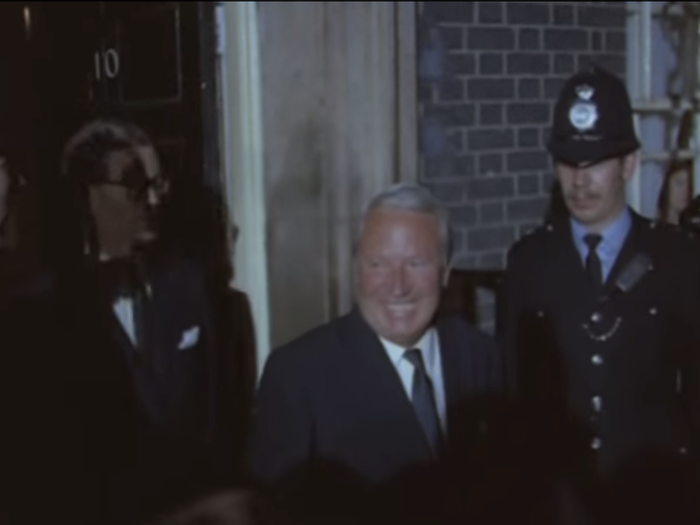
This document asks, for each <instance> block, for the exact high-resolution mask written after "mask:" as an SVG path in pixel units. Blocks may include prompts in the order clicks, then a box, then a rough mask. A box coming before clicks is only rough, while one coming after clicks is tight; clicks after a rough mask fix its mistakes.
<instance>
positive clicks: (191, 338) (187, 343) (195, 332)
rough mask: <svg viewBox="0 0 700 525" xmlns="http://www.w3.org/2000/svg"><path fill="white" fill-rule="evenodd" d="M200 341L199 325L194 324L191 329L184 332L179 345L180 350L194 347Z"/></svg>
mask: <svg viewBox="0 0 700 525" xmlns="http://www.w3.org/2000/svg"><path fill="white" fill-rule="evenodd" d="M197 341H199V326H194V327H192V328H190V329H189V330H185V331H184V332H182V338H181V339H180V343H179V344H178V345H177V349H178V350H187V349H188V348H192V347H193V346H194V345H196V344H197Z"/></svg>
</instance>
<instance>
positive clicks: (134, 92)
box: [0, 2, 219, 252]
mask: <svg viewBox="0 0 700 525" xmlns="http://www.w3.org/2000/svg"><path fill="white" fill-rule="evenodd" d="M2 4H5V6H3V7H2V8H0V9H1V11H2V12H0V26H6V27H7V28H11V31H8V30H7V29H5V31H6V32H7V33H8V34H11V35H13V36H12V37H11V38H10V37H7V38H6V39H4V41H3V42H2V44H0V45H3V46H4V48H5V51H6V52H7V54H9V55H10V59H9V62H10V63H11V64H12V67H13V68H14V69H15V70H21V74H20V75H19V76H17V77H16V78H14V79H12V80H11V82H10V83H11V84H12V85H13V86H15V88H16V86H18V85H20V83H21V84H22V86H23V87H22V89H21V90H19V91H21V96H19V97H18V96H17V95H15V97H14V98H15V99H16V101H17V104H16V106H15V107H16V108H17V109H16V111H15V113H17V115H15V120H16V121H18V122H25V124H26V126H25V127H26V128H27V132H26V135H27V137H26V139H23V140H25V142H27V143H28V144H29V148H30V149H31V151H32V156H33V158H34V160H35V169H34V171H35V177H36V183H37V187H38V188H39V189H40V193H41V198H42V206H41V208H42V210H43V216H44V220H43V222H44V224H45V227H46V228H45V231H46V237H47V241H48V240H51V241H53V243H51V242H48V243H47V247H48V249H49V251H51V252H55V251H56V250H60V249H61V246H60V243H61V242H63V241H62V240H59V239H60V237H59V236H57V235H54V233H53V230H55V227H56V226H57V225H59V224H60V215H61V204H62V203H61V202H60V198H58V197H57V196H59V195H60V190H61V180H60V176H59V161H60V153H61V149H62V147H63V145H64V144H65V143H66V141H67V139H68V138H69V137H70V136H71V134H73V133H74V132H75V131H76V130H77V129H78V128H79V127H80V126H81V125H82V124H83V123H85V122H86V121H87V120H89V119H91V118H93V117H95V116H98V115H110V114H112V115H119V116H123V117H126V118H129V119H131V120H133V121H135V122H136V123H137V124H139V125H140V126H142V127H143V128H144V129H145V130H146V131H147V132H148V133H149V134H150V135H151V136H152V137H153V138H154V140H155V141H156V144H157V146H158V149H159V152H160V154H161V156H162V158H163V161H164V169H165V170H166V171H167V173H168V175H169V176H170V177H171V178H172V179H173V190H174V193H175V194H176V196H177V195H186V194H187V193H191V192H193V191H195V190H197V189H198V188H201V187H205V186H206V187H208V188H210V189H212V190H213V191H214V192H218V191H219V187H218V182H219V177H218V173H217V169H218V162H217V159H218V150H217V149H215V148H212V147H211V142H212V140H211V136H212V133H215V131H213V130H216V129H218V127H217V124H216V118H217V116H216V110H215V102H213V101H215V100H216V95H215V92H214V86H215V82H214V79H213V71H214V69H213V63H214V60H215V56H214V40H213V39H212V38H211V34H212V32H213V18H212V13H213V9H214V3H213V2H53V3H50V2H28V3H20V2H3V3H2ZM7 4H11V5H7ZM0 32H2V31H0ZM20 77H21V78H20ZM210 77H212V78H210ZM1 87H2V84H1V83H0V94H2V89H1ZM16 91H17V89H15V92H16ZM19 98H21V99H22V100H21V101H20V100H19ZM13 105H15V104H14V102H13ZM20 108H21V109H20ZM0 114H1V113H0ZM0 127H2V123H0ZM205 137H206V138H207V143H208V144H207V146H206V147H205ZM181 200H182V202H185V200H186V199H181Z"/></svg>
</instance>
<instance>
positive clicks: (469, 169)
mask: <svg viewBox="0 0 700 525" xmlns="http://www.w3.org/2000/svg"><path fill="white" fill-rule="evenodd" d="M451 171H452V174H453V175H454V176H457V177H472V176H473V175H474V174H475V173H476V156H474V155H459V156H457V157H454V158H453V159H452V170H451Z"/></svg>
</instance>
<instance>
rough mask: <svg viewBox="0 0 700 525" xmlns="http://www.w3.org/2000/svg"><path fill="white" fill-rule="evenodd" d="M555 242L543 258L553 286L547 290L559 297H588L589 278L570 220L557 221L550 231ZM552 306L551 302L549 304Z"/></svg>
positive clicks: (545, 272) (566, 218) (546, 275)
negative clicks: (577, 247) (575, 241)
mask: <svg viewBox="0 0 700 525" xmlns="http://www.w3.org/2000/svg"><path fill="white" fill-rule="evenodd" d="M548 231H549V234H550V235H551V236H552V242H551V243H549V244H548V249H547V253H546V254H545V256H544V257H543V258H542V260H543V264H544V265H545V267H544V269H543V274H542V275H543V276H544V277H545V278H546V279H550V280H551V282H552V284H551V285H550V286H548V287H547V288H548V289H549V290H551V291H553V292H554V293H556V294H557V296H558V297H564V298H568V297H589V296H590V298H591V299H593V295H592V294H591V290H590V288H589V286H588V274H587V273H586V268H585V266H584V264H583V261H582V260H581V255H580V254H579V252H578V250H577V249H576V244H575V243H574V237H573V232H572V231H571V224H570V223H569V218H568V217H561V218H558V219H557V220H556V221H555V222H554V223H552V224H551V228H549V229H548ZM547 302H549V301H547Z"/></svg>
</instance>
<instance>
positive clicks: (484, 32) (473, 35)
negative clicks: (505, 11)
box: [467, 27, 515, 51]
mask: <svg viewBox="0 0 700 525" xmlns="http://www.w3.org/2000/svg"><path fill="white" fill-rule="evenodd" d="M467 47H468V48H469V49H473V50H482V51H510V50H513V49H515V31H514V30H513V29H512V28H509V27H470V28H469V29H467Z"/></svg>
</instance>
